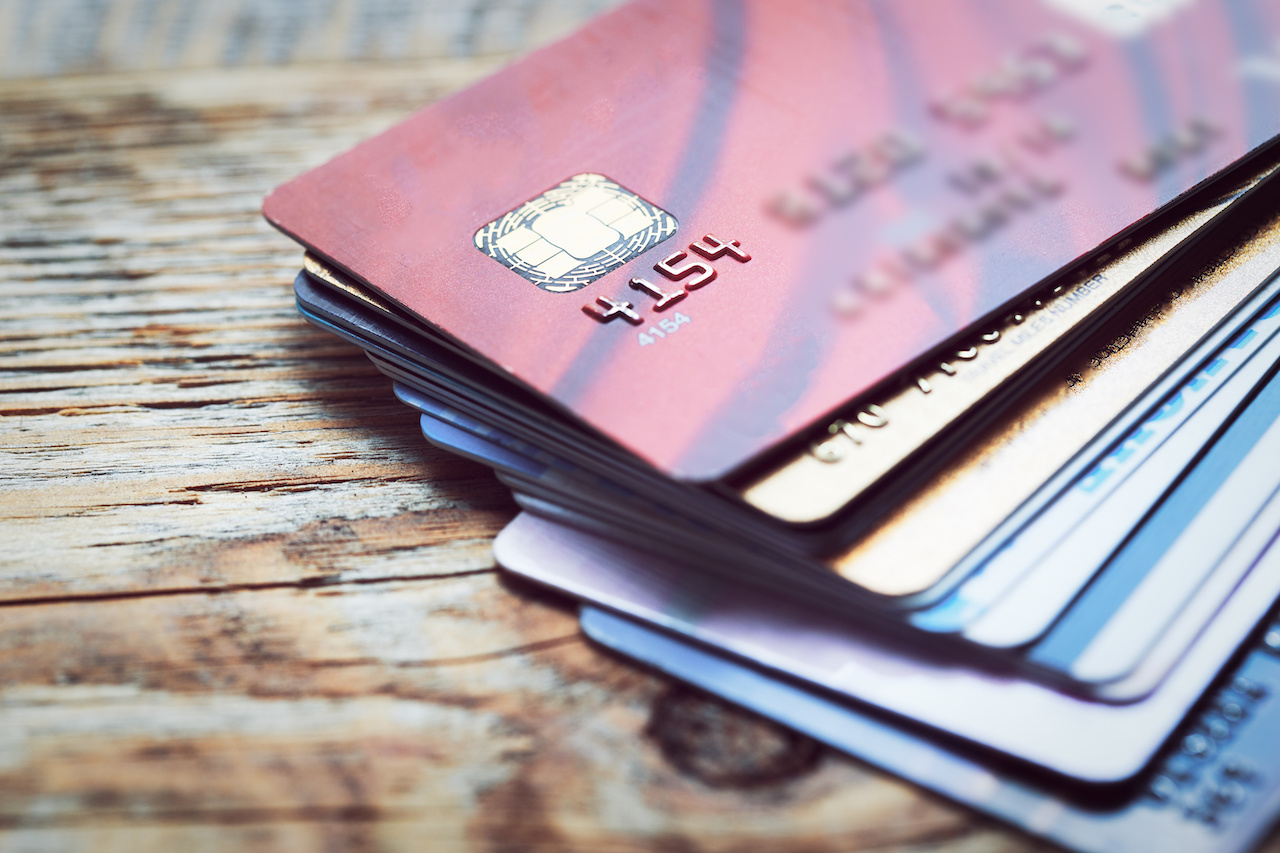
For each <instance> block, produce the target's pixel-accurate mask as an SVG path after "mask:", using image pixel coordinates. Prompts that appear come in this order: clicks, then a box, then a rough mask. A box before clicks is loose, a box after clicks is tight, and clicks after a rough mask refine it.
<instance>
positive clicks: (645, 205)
mask: <svg viewBox="0 0 1280 853" xmlns="http://www.w3.org/2000/svg"><path fill="white" fill-rule="evenodd" d="M1278 134H1280V6H1277V5H1276V4H1274V3H1272V2H1270V0H1141V2H1138V0H1132V2H1110V0H1108V2H1101V0H1098V2H1094V0H956V2H952V3H948V4H937V3H929V2H925V0H908V2H893V3H890V2H885V0H815V2H812V3H807V4H802V5H798V6H797V5H792V4H779V3H770V2H768V0H742V2H728V1H727V0H705V2H692V3H690V2H678V0H639V2H634V3H631V4H629V5H627V6H624V7H623V8H621V9H619V10H617V11H616V12H613V13H611V14H609V15H606V16H604V17H602V18H600V19H598V20H597V21H596V22H594V23H593V24H591V25H590V26H588V27H587V28H586V29H584V30H582V31H580V32H579V33H578V34H576V35H574V36H572V37H570V38H568V39H566V40H565V41H563V42H561V43H559V44H556V45H553V46H551V47H550V48H547V49H545V50H543V51H541V52H538V53H535V54H533V55H531V56H530V57H528V58H526V59H525V60H523V61H521V62H519V63H517V64H515V65H513V66H511V67H510V68H508V69H506V70H505V71H503V72H501V73H499V74H498V75H496V76H494V77H492V78H490V79H489V80H487V81H484V82H482V83H480V84H479V85H477V86H475V87H473V88H471V89H469V90H466V91H464V92H462V93H460V94H458V95H455V96H453V97H452V98H449V99H447V100H445V101H442V102H440V103H437V104H434V105H432V106H431V107H429V108H428V109H425V110H423V111H422V112H420V113H418V114H416V115H414V116H412V117H410V118H409V119H407V120H406V121H404V122H403V123H401V124H399V125H397V126H395V127H393V128H391V129H390V130H388V131H386V132H385V133H384V134H382V135H381V136H378V137H375V138H374V139H371V140H369V141H367V142H365V143H363V144H361V145H360V146H358V147H356V148H355V149H353V150H351V151H349V152H347V153H346V154H343V155H341V156H339V157H337V158H336V159H334V160H332V161H330V162H329V163H327V164H325V165H323V166H321V167H319V168H317V169H315V170H313V171H311V172H308V173H307V174H305V175H303V176H301V177H299V178H297V179H296V180H294V181H292V182H290V183H288V184H285V185H284V186H282V187H280V188H278V189H276V190H275V191H274V192H273V193H272V194H271V195H270V196H268V198H267V200H266V203H265V206H264V212H265V214H266V216H267V218H268V220H269V221H270V222H271V223H272V224H274V225H275V226H277V227H278V228H280V229H281V230H283V231H284V232H285V233H287V234H289V235H290V236H292V237H294V238H295V239H296V240H298V241H299V242H300V243H302V244H303V245H304V246H305V247H306V254H305V257H304V261H303V270H302V271H301V272H300V273H299V274H298V277H297V279H296V281H295V283H294V289H295V292H296V295H297V300H298V306H299V309H300V311H301V312H302V314H303V315H304V316H305V317H306V318H307V319H308V320H310V321H311V322H312V323H314V324H316V325H317V326H320V327H322V328H325V329H328V330H330V331H332V332H333V333H334V334H336V335H338V336H339V337H341V338H343V339H345V340H348V341H350V342H352V343H354V344H355V345H357V346H359V347H361V348H363V349H364V350H365V351H366V352H367V353H368V355H369V357H370V358H371V359H372V361H373V362H374V364H375V365H377V367H378V369H379V370H381V371H382V372H383V373H385V374H387V375H388V376H390V377H391V378H393V379H394V380H395V393H396V394H397V396H398V397H399V398H400V399H401V400H402V401H403V402H405V403H406V404H408V405H409V406H411V407H413V408H414V409H416V410H418V411H419V412H420V413H421V425H422V431H423V434H424V436H425V437H426V439H427V440H428V441H430V442H431V443H433V444H435V445H438V446H440V447H444V448H447V449H448V450H450V451H453V452H455V453H458V454H460V455H463V456H466V457H468V458H471V459H475V460H478V461H480V462H482V463H484V464H486V465H488V466H490V467H492V468H493V469H494V471H495V472H496V473H497V475H498V476H499V478H501V479H502V480H503V482H505V483H506V484H508V485H509V486H510V487H511V489H512V491H513V493H514V494H515V496H516V499H517V501H518V502H519V503H520V505H521V507H522V508H523V509H524V510H525V512H523V513H522V514H521V515H520V516H519V517H517V518H516V519H515V521H513V522H512V524H511V525H510V526H509V527H508V528H507V529H506V530H505V531H504V532H503V533H502V534H501V535H500V536H499V538H498V540H497V542H496V545H495V551H496V556H497V559H498V561H499V562H500V564H501V565H503V566H504V567H505V568H506V569H508V570H509V571H512V572H514V573H517V574H519V575H522V576H524V577H526V578H529V579H532V580H534V581H537V582H539V583H541V584H545V585H547V586H549V587H553V588H555V589H558V590H561V591H563V592H565V593H567V594H569V595H571V596H573V597H575V598H577V599H579V600H581V601H582V602H583V610H582V624H583V629H584V631H585V632H586V633H587V634H588V635H590V636H591V637H593V638H594V639H596V640H597V641H599V642H600V643H602V644H604V645H606V646H609V647H612V648H614V649H616V650H618V651H620V652H622V653H624V654H627V655H630V656H632V657H635V658H637V659H638V660H641V661H644V662H646V663H647V664H650V665H652V666H654V667H656V668H658V669H661V670H664V671H666V672H669V673H671V674H673V675H675V676H676V677H678V678H681V679H684V680H686V681H689V682H691V683H693V684H696V685H698V686H700V687H702V688H704V689H706V690H708V691H711V692H713V693H716V694H719V695H721V696H724V697H726V698H728V699H730V700H732V701H735V702H738V703H741V704H743V705H745V706H747V707H750V708H753V709H755V710H757V711H759V712H761V713H763V714H766V715H768V716H771V717H774V718H776V719H778V720H780V721H782V722H784V723H786V724H788V725H791V726H794V727H795V728H797V729H799V730H801V731H805V732H808V733H809V734H811V735H813V736H814V737H817V738H819V739H821V740H824V741H826V742H828V743H830V744H832V745H834V746H836V747H838V748H840V749H843V750H846V751H848V752H850V753H851V754H854V755H857V756H860V757H862V758H864V759H866V760H868V761H870V762H872V763H875V764H878V765H880V766H882V767H884V768H886V769H888V770H891V771H893V772H895V773H898V774H901V775H902V776H904V777H906V778H909V779H911V780H913V781H915V782H917V783H919V784H921V785H923V786H925V787H928V788H932V789H934V790H937V791H940V792H942V793H944V794H947V795H949V796H952V797H955V798H956V799H958V800H961V801H963V802H965V803H968V804H970V805H972V806H974V807H976V808H978V809H981V810H984V811H987V812H989V813H991V814H994V815H997V816H999V817H1001V818H1003V819H1005V820H1007V821H1009V822H1011V823H1013V824H1015V825H1018V826H1021V827H1023V828H1024V829H1026V830H1027V831H1029V832H1032V833H1036V834H1040V835H1043V836H1045V837H1049V838H1052V839H1054V840H1056V841H1058V842H1059V843H1062V844H1065V845H1067V846H1069V847H1073V848H1076V849H1079V850H1082V851H1104V850H1106V851H1111V850H1130V849H1149V848H1150V846H1151V844H1152V840H1153V839H1166V838H1167V839H1176V841H1177V849H1186V850H1190V849H1196V850H1205V851H1224V853H1225V851H1234V850H1243V849H1247V848H1248V847H1250V846H1251V845H1252V844H1253V843H1255V842H1256V840H1257V839H1258V838H1259V837H1260V836H1261V834H1262V833H1264V832H1265V831H1266V829H1267V828H1268V827H1269V826H1270V825H1271V823H1272V822H1273V819H1274V817H1275V815H1276V813H1277V811H1278V810H1280V773H1277V772H1276V771H1274V770H1273V768H1274V767H1276V766H1280V705H1274V704H1273V703H1274V702H1276V701H1277V700H1273V699H1272V698H1271V695H1272V693H1274V692H1276V691H1280V660H1277V653H1278V652H1280V624H1277V623H1276V619H1277V614H1276V612H1275V611H1274V605H1275V602H1276V601H1277V599H1278V598H1280V547H1273V545H1274V543H1275V539H1276V537H1277V534H1278V532H1280V174H1273V172H1274V171H1275V170H1276V167H1277V166H1278V165H1280V141H1277V135H1278ZM1173 843H1174V842H1173V841H1172V840H1171V841H1169V844H1168V845H1167V846H1172V845H1173Z"/></svg>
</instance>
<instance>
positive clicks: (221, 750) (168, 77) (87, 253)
mask: <svg viewBox="0 0 1280 853" xmlns="http://www.w3.org/2000/svg"><path fill="white" fill-rule="evenodd" d="M411 5H412V4H409V6H411ZM594 5H595V4H591V3H586V2H579V3H572V2H568V0H562V2H550V0H548V2H542V3H525V4H523V5H522V6H515V5H513V6H511V8H507V7H504V6H502V5H501V4H492V3H481V2H478V0H476V1H475V2H471V3H468V2H465V0H457V2H454V3H451V4H449V3H446V4H439V3H438V4H436V5H434V6H428V7H424V8H425V9H426V12H425V13H422V12H421V9H420V10H419V13H421V14H419V13H415V14H418V17H417V18H414V19H413V20H412V21H411V22H410V23H412V24H413V27H416V29H412V28H410V29H411V30H412V32H411V34H412V33H417V36H416V38H415V39H411V40H409V41H407V42H406V41H405V39H404V38H403V36H404V30H405V28H406V26H407V25H406V24H405V19H404V18H403V14H404V8H408V6H405V4H400V6H396V5H395V4H386V3H384V4H381V5H379V4H376V3H374V4H367V5H366V6H358V5H356V4H354V3H351V2H346V0H341V2H336V3H335V4H331V5H330V7H328V8H330V10H331V11H332V12H333V14H332V16H331V18H326V19H320V18H316V20H311V19H310V18H304V19H296V20H294V19H286V20H285V24H284V25H281V24H280V23H279V21H277V20H276V19H271V18H270V16H269V13H271V10H272V9H275V10H276V11H277V12H279V11H280V10H281V9H286V8H292V7H289V6H288V4H285V5H284V6H281V5H280V4H270V3H265V4H257V5H251V4H240V5H237V4H235V3H230V4H225V5H221V6H220V5H219V4H199V3H196V2H194V0H171V1H170V0H166V2H163V3H160V4H156V3H150V4H148V3H142V2H138V3H116V4H107V5H105V6H104V4H101V3H92V2H89V0H74V2H65V3H61V4H52V3H51V4H44V5H41V4H35V3H19V2H18V1H17V0H0V33H6V32H7V33H9V34H10V35H12V36H14V38H13V43H14V45H15V48H14V50H12V51H10V53H9V54H7V58H6V60H5V62H6V63H7V64H0V69H2V70H3V71H4V73H5V74H6V75H8V79H4V80H0V287H3V291H2V292H3V296H4V299H3V302H2V303H0V312H2V313H0V330H2V333H0V353H2V354H0V391H2V392H3V393H2V394H0V415H3V417H2V418H0V459H2V460H3V462H2V464H0V519H2V522H0V534H2V535H3V541H2V542H0V567H2V569H0V614H2V615H0V850H3V851H11V850H12V851H16V850H22V851H26V850H59V851H62V850H67V851H79V850H112V851H115V850H121V851H149V850H155V851H161V850H164V851H173V850H180V851H182V850H188V849H191V850H195V849H199V850H204V849H214V848H217V849H234V850H259V849H261V850H266V849H280V848H295V847H296V848H311V847H315V848H319V847H322V846H323V847H325V848H326V849H342V850H348V849H352V850H364V849H369V850H375V849H376V850H384V849H385V850H399V849H405V850H423V849H427V850H493V851H508V850H510V851H514V850H548V851H550V850H556V851H560V850H568V851H584V853H585V851H592V853H595V851H632V850H637V851H638V850H654V851H658V850H661V851H784V850H785V851H789V852H790V853H800V852H801V851H811V852H812V853H818V851H857V850H877V851H907V850H912V851H924V850H930V851H942V850H946V851H962V850H974V851H976V850H1026V849H1036V848H1037V845H1036V844H1035V843H1033V842H1031V841H1028V840H1027V839H1025V838H1023V837H1022V836H1019V835H1017V834H1015V833H1012V832H1010V831H1008V830H1005V829H1003V828H1000V827H998V826H997V825H995V824H994V823H992V822H990V821H988V820H985V819H983V818H980V817H977V816H975V815H973V814H971V813H968V812H966V811H965V810H962V809H959V808H957V807H954V806H951V805H948V804H945V803H943V802H941V801H939V800H938V799H936V798H934V797H931V796H928V795H925V794H922V793H920V792H919V791H917V790H915V789H913V788H911V787H910V786H907V785H904V784H901V783H898V782H896V781H893V780H892V779H890V778H888V777H886V776H884V775H883V774H881V773H879V772H876V771H873V770H870V769H868V768H866V767H865V766H863V765H861V764H859V763H858V762H856V761H852V760H849V759H848V758H845V757H843V756H841V755H838V754H836V753H834V752H832V751H830V750H826V749H823V748H820V747H818V746H816V745H815V744H814V743H813V742H811V741H808V740H807V739H804V738H801V737H799V736H796V735H794V734H792V733H790V732H787V731H785V730H782V729H780V728H778V727H776V726H773V725H772V724H769V723H766V722H764V721H761V720H759V719H757V718H754V717H751V716H749V715H747V714H744V713H742V712H740V711H736V710H734V709H732V708H729V707H727V706H725V705H722V704H720V703H718V702H715V701H712V700H709V699H706V698H703V697H701V696H698V695H695V694H692V693H690V692H688V691H686V690H684V689H682V688H680V687H678V686H676V685H673V684H672V683H670V682H669V681H667V680H666V679H664V678H662V677H659V676H657V675H655V674H653V673H651V672H648V671H646V670H644V669H642V668H640V667H637V666H635V665H632V664H630V663H628V662H625V661H623V660H620V659H618V658H617V657H614V656H612V655H610V654H608V653H605V652H603V651H601V650H600V649H598V648H596V647H594V646H592V645H591V644H589V643H588V642H586V641H585V640H584V639H583V637H582V635H581V634H580V633H579V631H578V628H577V624H576V619H575V613H574V608H573V606H572V605H571V604H570V603H569V602H568V601H565V600H561V599H559V598H556V597H554V596H552V595H549V594H547V593H545V592H541V591H539V590H536V589H532V588H529V587H527V586H525V585H521V584H519V583H516V582H514V581H511V580H509V579H507V578H505V577H504V576H503V575H502V574H500V573H499V572H498V571H497V570H496V569H495V567H494V564H493V559H492V556H491V553H490V540H491V538H492V537H493V536H494V534H495V533H497V531H498V530H499V529H501V527H502V526H503V524H505V523H506V522H507V521H508V520H509V519H510V518H511V516H512V515H513V513H514V511H515V510H514V506H513V504H512V502H511V500H510V497H509V495H508V494H507V493H506V491H505V489H503V488H502V487H501V486H500V485H499V484H498V483H497V482H496V481H495V480H494V478H493V477H492V476H491V475H490V474H489V473H488V472H487V471H486V470H485V469H482V468H480V467H478V466H476V465H473V464H470V463H467V462H464V461H460V460H458V459H456V458H453V457H451V456H448V455H446V454H443V453H441V452H439V451H436V450H433V449H432V448H431V447H430V446H428V445H427V444H426V442H425V441H423V440H422V438H421V436H420V434H419V432H418V429H417V424H416V418H415V416H414V415H413V413H411V412H410V410H408V409H407V408H405V407H403V406H401V405H400V404H398V403H397V402H396V401H395V400H394V399H393V398H392V396H391V393H390V383H389V382H388V381H387V380H385V379H384V378H383V377H382V376H381V375H380V374H379V373H377V371H375V370H374V369H373V367H372V366H371V365H370V364H369V363H368V362H367V361H366V360H365V359H364V357H363V356H362V355H361V354H360V353H359V352H358V351H357V350H355V349H353V348H352V347H349V346H346V345H343V344H341V343H338V342H337V341H335V340H334V339H333V338H331V337H330V336H329V335H327V334H324V333H322V332H319V331H317V330H315V329H313V328H311V327H310V326H308V325H307V324H306V323H304V322H303V321H302V320H301V319H300V318H299V317H298V315H297V314H296V312H295V310H294V307H293V300H292V294H291V291H290V287H289V285H290V282H291V280H292V277H293V274H294V271H295V270H296V269H297V267H298V263H299V258H300V252H299V250H298V248H297V247H296V246H294V245H293V244H291V243H290V242H289V241H288V240H287V239H285V238H284V237H282V236H281V235H279V234H277V233H275V232H274V231H272V230H271V229H270V228H269V227H268V226H267V225H266V224H265V223H264V222H263V221H262V218H261V216H260V215H259V210H258V209H259V204H260V202H261V198H262V196H263V194H264V193H265V192H266V191H267V190H268V189H270V188H271V187H272V186H274V185H276V184H278V183H280V182H282V181H284V180H286V179H288V178H290V177H292V176H293V175H295V174H297V173H299V172H301V171H303V170H304V169H306V168H308V167H311V166H314V165H317V164H319V163H321V162H323V161H324V160H326V159H327V158H329V157H330V156H332V155H334V154H335V153H337V152H340V151H342V150H344V149H345V148H347V147H348V146H350V145H352V144H353V143H355V142H356V141H358V140H359V139H361V138H363V137H365V136H368V135H370V134H372V133H374V132H376V131H378V130H380V129H381V128H385V127H387V126H389V125H390V124H392V123H393V122H395V121H396V120H398V119H399V118H401V117H403V116H404V115H406V114H407V113H409V112H410V111H411V110H413V109H415V108H417V107H419V106H421V105H423V104H425V103H427V102H429V101H431V100H433V99H436V98H439V97H440V96H442V95H443V94H445V93H447V92H450V91H452V90H455V89H457V88H459V87H461V86H463V85H465V84H467V83H469V82H471V81H473V80H475V79H477V78H479V77H480V76H482V75H484V74H486V73H489V72H491V71H492V70H494V69H495V68H497V67H499V66H500V65H501V64H502V63H503V62H504V61H507V60H508V59H509V58H510V56H511V51H512V50H516V49H524V48H527V47H528V46H529V45H531V44H536V43H539V42H542V41H545V40H547V39H548V38H550V37H551V35H554V34H556V33H558V32H562V31H564V30H565V29H566V28H567V27H568V26H569V25H571V24H572V23H573V22H574V21H575V20H577V19H579V18H581V17H583V16H584V15H586V14H588V13H590V12H591V11H592V10H593V8H594ZM393 7H394V8H393ZM473 7H474V8H473ZM211 8H212V9H214V10H218V9H221V10H222V11H221V12H216V13H215V12H213V11H209V10H210V9H211ZM414 8H417V7H414ZM77 9H79V10H80V11H81V12H82V13H83V14H81V15H80V16H79V17H77V16H76V15H74V14H73V12H75V11H76V10H77ZM121 9H124V11H120V10H121ZM227 9H231V11H229V12H228V11H226V10H227ZM237 9H238V10H239V11H236V10H237ZM379 9H381V10H382V11H381V12H379V11H378V10H379ZM33 10H34V11H33ZM51 10H52V11H51ZM95 10H96V11H95ZM104 10H105V11H104ZM147 10H150V11H149V12H148V11H147ZM157 10H158V11H157ZM263 10H266V11H263ZM369 10H372V11H369ZM397 10H399V11H397ZM143 12H147V13H148V14H150V15H151V17H150V18H147V17H146V16H145V15H143ZM428 13H429V14H428ZM93 14H96V15H97V18H96V19H92V20H90V18H92V15H93ZM184 14H185V15H187V17H188V18H191V19H194V20H196V24H199V26H196V25H195V24H192V23H191V21H190V20H188V21H187V23H186V24H184V25H182V26H185V27H186V29H183V28H182V26H179V23H181V22H182V21H183V20H186V19H184V18H183V17H182V16H183V15H184ZM280 14H283V13H282V12H281V13H280ZM397 14H400V15H401V18H396V15H397ZM201 15H203V16H204V18H200V16H201ZM264 15H265V16H267V17H264ZM379 15H381V17H379ZM504 15H506V17H503V16H504ZM24 16H26V17H24ZM33 16H34V17H33ZM42 16H43V17H42ZM210 16H214V17H213V18H210ZM219 16H220V17H219ZM344 16H345V17H344ZM362 16H363V17H362ZM432 16H434V17H432ZM468 16H469V17H468ZM291 20H292V23H290V21H291ZM86 21H87V23H86ZM95 21H96V23H95ZM273 21H275V23H272V22H273ZM300 21H301V22H300ZM175 22H178V23H175ZM450 22H451V23H450ZM304 25H305V26H304ZM357 25H358V26H357ZM273 26H274V27H275V29H274V30H273V29H272V27H273ZM289 26H292V27H293V30H290V29H289ZM23 27H25V28H26V29H22V28H23ZM95 27H96V29H95ZM166 27H167V29H165V28H166ZM360 27H363V28H364V29H363V30H361V29H359V28H360ZM450 27H452V29H450ZM77 28H78V29H77ZM291 32H292V34H293V40H292V41H290V40H289V37H290V33H291ZM86 33H88V35H86ZM157 33H159V34H157ZM352 33H357V34H359V33H364V34H365V41H363V42H358V40H356V41H353V39H355V36H353V35H351V34H352ZM175 34H176V35H175ZM273 34H274V35H273ZM299 34H300V35H299ZM397 38H400V41H399V42H397V41H396V39H397ZM273 39H274V41H273ZM357 42H358V43H357ZM281 44H284V47H281ZM352 44H356V47H354V48H353V47H352ZM396 44H400V48H399V49H398V50H399V52H398V53H397V52H396V50H395V49H392V48H394V46H395V45H396ZM130 45H133V48H130ZM361 45H363V46H361ZM388 45H391V47H388ZM406 45H408V46H407V47H406ZM486 45H487V47H486ZM377 55H392V56H398V57H399V58H397V59H395V61H383V62H373V61H368V58H369V57H370V56H377ZM89 70H97V71H99V72H105V73H98V74H95V75H90V74H87V73H85V72H86V71H89ZM1271 849H1280V845H1276V844H1273V845H1272V848H1271Z"/></svg>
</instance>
